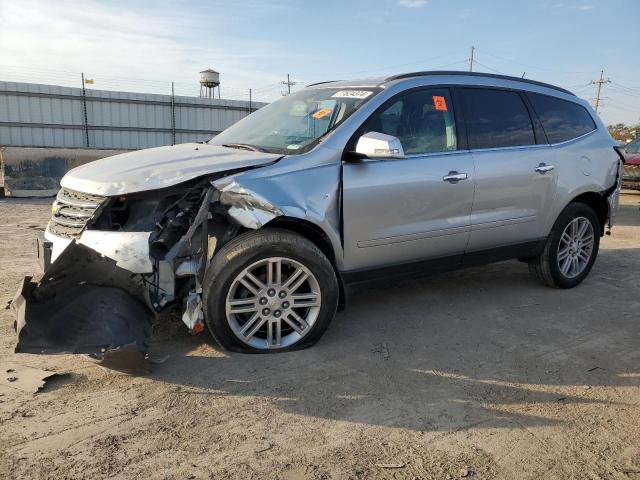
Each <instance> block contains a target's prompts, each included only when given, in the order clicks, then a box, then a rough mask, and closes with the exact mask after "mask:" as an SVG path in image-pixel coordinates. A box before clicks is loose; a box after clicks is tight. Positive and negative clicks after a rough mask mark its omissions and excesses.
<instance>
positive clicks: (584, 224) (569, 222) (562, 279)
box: [529, 203, 600, 288]
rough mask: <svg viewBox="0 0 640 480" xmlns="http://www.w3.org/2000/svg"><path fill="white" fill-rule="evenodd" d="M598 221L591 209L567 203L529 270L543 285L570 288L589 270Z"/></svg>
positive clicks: (595, 251) (597, 239)
mask: <svg viewBox="0 0 640 480" xmlns="http://www.w3.org/2000/svg"><path fill="white" fill-rule="evenodd" d="M599 232H600V222H599V220H598V216H597V215H596V213H595V212H594V211H593V209H592V208H591V207H589V206H588V205H585V204H583V203H571V204H569V205H568V206H567V208H565V209H564V210H563V211H562V213H561V214H560V215H559V216H558V219H557V220H556V223H555V224H554V226H553V229H552V230H551V233H550V234H549V237H548V238H547V241H546V244H545V247H544V250H543V252H542V253H541V254H540V256H538V257H536V258H535V259H533V260H532V261H531V262H530V263H529V271H530V272H531V273H532V274H533V276H534V277H536V278H538V279H539V280H541V281H542V282H544V283H546V284H547V285H549V286H551V287H555V288H572V287H575V286H576V285H578V284H579V283H580V282H582V281H583V280H584V279H585V277H586V276H587V275H588V274H589V272H590V271H591V267H593V263H594V262H595V260H596V256H597V255H598V248H599V246H600V234H599Z"/></svg>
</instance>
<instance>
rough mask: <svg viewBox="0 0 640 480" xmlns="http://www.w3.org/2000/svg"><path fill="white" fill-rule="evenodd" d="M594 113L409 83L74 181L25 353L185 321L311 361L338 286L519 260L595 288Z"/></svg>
mask: <svg viewBox="0 0 640 480" xmlns="http://www.w3.org/2000/svg"><path fill="white" fill-rule="evenodd" d="M615 146H616V143H615V142H614V140H613V139H612V138H611V137H610V136H609V133H608V132H607V129H606V128H605V127H604V125H603V124H602V122H601V121H600V119H599V118H598V116H597V115H596V114H595V113H594V112H593V110H592V109H591V107H590V106H589V104H588V103H587V102H586V101H584V100H581V99H579V98H577V97H576V96H575V95H573V94H572V93H571V92H568V91H567V90H564V89H562V88H558V87H554V86H551V85H547V84H543V83H539V82H535V81H531V80H523V79H519V78H512V77H505V76H498V75H488V74H478V73H473V74H467V73H463V72H419V73H410V74H404V75H396V76H392V77H388V78H377V79H369V80H362V81H333V82H324V83H318V84H314V85H309V86H308V87H306V88H304V89H303V90H301V91H299V92H297V93H295V94H292V95H290V96H287V97H285V98H283V99H281V100H278V101H276V102H274V103H272V104H270V105H268V106H266V107H264V108H262V109H260V110H259V111H257V112H255V113H253V114H252V115H250V116H248V117H247V118H245V119H243V120H241V121H239V122H238V123H236V124H235V125H233V126H232V127H230V128H228V129H227V130H225V131H224V132H222V133H221V134H219V135H217V136H216V137H215V138H213V139H212V140H210V141H209V142H207V143H203V144H183V145H176V146H169V147H161V148H154V149H148V150H142V151H137V152H131V153H125V154H122V155H117V156H114V157H110V158H107V159H103V160H99V161H96V162H93V163H90V164H87V165H84V166H81V167H78V168H76V169H74V170H72V171H70V172H69V173H68V174H67V175H66V176H65V177H64V178H63V180H62V182H61V186H62V189H61V190H60V193H59V194H58V196H57V199H56V201H55V203H54V205H53V209H52V210H53V216H52V218H51V221H50V222H49V225H48V227H47V230H46V232H44V234H43V235H41V236H40V239H39V242H38V243H39V255H40V258H41V259H42V263H43V268H44V269H45V271H46V274H45V276H44V277H43V278H42V280H40V281H39V282H35V281H33V280H31V279H29V278H28V279H27V280H26V281H25V282H24V284H23V287H22V289H21V291H20V292H19V294H18V295H17V297H16V300H15V301H14V307H15V309H16V310H17V313H18V320H17V329H18V332H19V342H18V347H17V350H18V351H31V352H58V351H72V352H78V353H91V354H94V355H97V356H104V355H106V354H108V353H109V352H112V351H115V350H121V349H124V348H128V347H132V348H135V349H137V350H138V351H140V352H142V353H144V352H145V351H146V343H145V340H146V337H147V335H148V332H149V324H150V321H151V317H153V316H154V315H155V314H156V313H157V312H159V311H161V310H163V309H165V308H167V307H168V306H170V305H175V304H176V303H177V304H178V305H180V302H182V303H181V305H182V306H181V308H182V310H181V315H182V319H183V321H184V322H185V324H186V325H187V326H188V328H189V329H190V330H191V331H194V332H198V331H200V330H202V329H203V328H204V325H206V326H207V327H208V328H209V330H210V332H211V333H212V335H213V336H214V337H215V339H216V340H217V341H218V342H219V343H220V344H221V345H223V346H224V347H226V348H228V349H230V350H235V351H243V352H267V351H270V352H277V351H283V350H291V349H296V348H302V347H306V346H309V345H311V344H313V343H314V342H316V341H317V340H318V339H319V338H320V336H321V335H322V333H323V332H324V331H325V330H326V328H327V327H328V326H329V323H330V322H331V320H332V319H333V317H334V315H335V313H336V309H338V308H341V307H342V306H344V304H345V297H346V292H347V291H348V288H347V287H349V286H350V285H353V284H356V283H359V282H363V281H368V280H375V279H388V278H389V277H390V276H392V275H393V276H395V275H405V274H415V273H430V272H435V271H442V270H446V269H455V268H461V267H465V266H468V265H477V264H481V263H488V262H495V261H500V260H505V259H510V258H518V259H520V260H522V261H524V262H526V263H527V264H528V265H529V270H530V271H531V273H532V274H533V275H534V276H535V277H536V278H538V279H539V280H541V281H542V282H544V283H546V284H547V285H549V286H552V287H556V288H571V287H574V286H576V285H578V284H579V283H580V282H582V280H584V278H585V277H586V276H587V275H588V273H589V271H590V270H591V267H592V266H593V263H594V261H595V259H596V255H597V253H598V245H599V241H600V237H601V236H602V235H603V234H604V232H605V229H606V228H607V225H608V227H609V228H610V227H611V222H612V216H613V213H614V210H615V208H616V206H617V199H618V190H619V179H620V172H621V165H622V161H621V155H620V153H619V152H618V151H617V150H616V147H615Z"/></svg>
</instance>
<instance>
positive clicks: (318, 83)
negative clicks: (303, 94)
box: [304, 80, 342, 88]
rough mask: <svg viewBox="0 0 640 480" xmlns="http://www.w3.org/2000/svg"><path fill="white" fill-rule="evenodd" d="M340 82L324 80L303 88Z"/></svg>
mask: <svg viewBox="0 0 640 480" xmlns="http://www.w3.org/2000/svg"><path fill="white" fill-rule="evenodd" d="M341 81H342V80H325V81H324V82H316V83H310V84H309V85H305V87H304V88H307V87H315V86H316V85H322V84H323V83H334V82H341Z"/></svg>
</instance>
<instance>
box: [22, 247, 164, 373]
mask: <svg viewBox="0 0 640 480" xmlns="http://www.w3.org/2000/svg"><path fill="white" fill-rule="evenodd" d="M146 295H147V290H146V288H145V287H144V283H143V281H142V278H141V277H140V275H136V274H132V273H131V272H129V271H128V270H125V269H123V268H120V267H118V266H117V265H116V262H115V261H114V260H111V259H109V258H107V257H104V256H102V255H100V254H99V253H97V252H95V251H94V250H92V249H90V248H88V247H86V246H84V245H81V244H77V243H75V242H73V243H71V244H70V245H69V246H68V247H67V248H66V249H65V250H64V252H62V254H61V255H60V257H59V258H58V259H57V260H56V261H55V262H54V263H53V264H52V265H51V267H50V268H49V269H48V270H47V271H46V272H45V273H44V275H43V276H42V279H41V280H40V281H33V280H32V278H31V277H26V278H25V279H24V280H23V282H22V286H21V288H20V290H19V291H18V293H17V294H16V296H15V298H14V299H13V301H12V303H11V306H12V308H13V309H14V310H15V311H16V321H15V330H16V332H17V334H18V342H17V345H16V349H15V351H16V352H24V353H44V354H52V353H83V354H89V355H91V357H92V358H95V359H98V360H101V359H109V361H110V363H114V364H118V361H117V357H118V355H119V354H122V355H123V357H126V359H125V358H123V361H124V364H125V365H124V366H125V368H124V369H125V370H126V369H127V363H131V362H133V363H136V362H144V361H146V356H147V343H146V340H147V338H148V336H149V335H150V333H151V320H152V318H153V316H154V312H153V310H152V309H151V308H150V307H149V306H148V305H149V304H148V302H147V301H146ZM132 352H135V353H133V354H132ZM131 367H132V368H133V369H135V368H136V366H135V365H131Z"/></svg>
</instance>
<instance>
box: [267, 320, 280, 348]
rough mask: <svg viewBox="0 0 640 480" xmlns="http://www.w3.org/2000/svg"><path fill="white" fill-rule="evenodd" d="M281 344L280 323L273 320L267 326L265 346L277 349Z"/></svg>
mask: <svg viewBox="0 0 640 480" xmlns="http://www.w3.org/2000/svg"><path fill="white" fill-rule="evenodd" d="M281 343H282V322H281V321H280V320H275V321H271V322H269V324H268V325H267V345H269V347H279V346H280V344H281Z"/></svg>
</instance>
